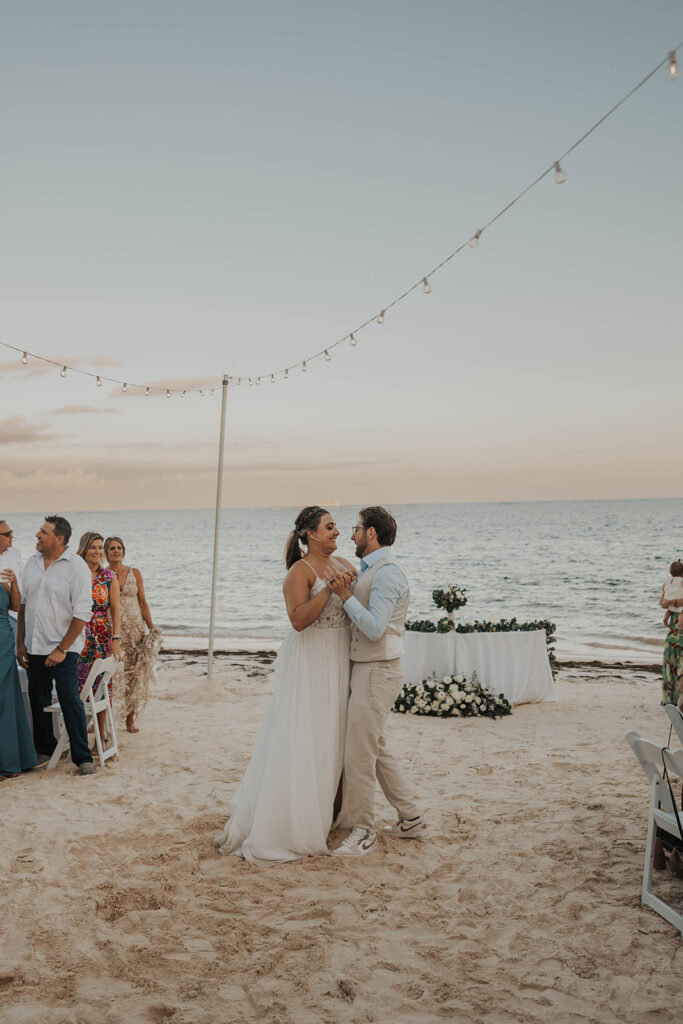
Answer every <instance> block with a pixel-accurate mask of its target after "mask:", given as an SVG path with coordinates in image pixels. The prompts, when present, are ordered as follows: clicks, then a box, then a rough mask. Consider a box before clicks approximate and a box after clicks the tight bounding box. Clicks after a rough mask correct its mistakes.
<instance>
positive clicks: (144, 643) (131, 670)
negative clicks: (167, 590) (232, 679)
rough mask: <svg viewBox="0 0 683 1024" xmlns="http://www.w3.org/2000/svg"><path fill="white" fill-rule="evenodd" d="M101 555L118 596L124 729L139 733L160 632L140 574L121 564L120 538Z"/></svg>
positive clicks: (111, 539)
mask: <svg viewBox="0 0 683 1024" xmlns="http://www.w3.org/2000/svg"><path fill="white" fill-rule="evenodd" d="M104 552H105V554H106V556H107V561H108V562H109V567H110V569H112V570H113V571H114V573H115V574H116V578H117V579H118V582H119V588H120V592H121V644H122V647H123V676H124V684H125V691H124V700H125V706H126V729H127V730H128V732H139V731H140V730H139V729H138V727H137V726H136V724H135V719H136V716H137V715H138V714H139V713H140V711H141V710H142V708H143V707H144V706H145V704H146V703H147V701H148V699H149V687H150V683H151V681H152V680H153V679H154V665H155V660H156V654H157V651H158V637H159V636H160V631H159V630H157V629H156V628H155V626H154V622H153V621H152V613H151V612H150V610H149V605H148V604H147V598H146V597H145V587H144V583H143V581H142V573H141V572H140V570H139V569H134V568H133V567H132V566H129V565H124V564H123V559H124V558H125V555H126V547H125V545H124V543H123V541H122V540H121V538H120V537H107V539H106V541H105V542H104ZM145 627H147V629H145ZM147 630H149V633H148V632H147ZM150 640H154V641H157V643H155V642H150Z"/></svg>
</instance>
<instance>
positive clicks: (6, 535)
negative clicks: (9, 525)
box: [0, 530, 14, 537]
mask: <svg viewBox="0 0 683 1024" xmlns="http://www.w3.org/2000/svg"><path fill="white" fill-rule="evenodd" d="M13 534H14V530H5V531H4V532H1V533H0V537H11V536H12V535H13Z"/></svg>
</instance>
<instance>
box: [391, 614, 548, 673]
mask: <svg viewBox="0 0 683 1024" xmlns="http://www.w3.org/2000/svg"><path fill="white" fill-rule="evenodd" d="M535 629H543V630H545V643H546V649H547V651H548V660H549V662H550V664H551V665H554V664H555V661H556V658H555V639H556V638H555V630H556V629H557V626H556V625H555V623H554V622H550V620H549V619H536V620H534V621H533V622H517V619H515V618H512V619H499V620H498V621H497V622H495V621H494V620H493V619H475V620H474V622H458V623H455V622H451V620H450V619H448V618H445V617H444V618H443V619H439V621H438V622H433V621H432V620H431V619H414V620H413V621H412V622H406V630H407V631H408V632H411V633H452V632H455V633H515V632H520V633H528V632H531V631H532V630H535Z"/></svg>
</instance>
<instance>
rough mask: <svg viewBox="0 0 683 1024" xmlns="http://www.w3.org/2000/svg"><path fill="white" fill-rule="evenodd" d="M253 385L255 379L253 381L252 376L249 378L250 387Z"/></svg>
mask: <svg viewBox="0 0 683 1024" xmlns="http://www.w3.org/2000/svg"><path fill="white" fill-rule="evenodd" d="M253 386H254V381H253V380H252V378H251V377H250V378H249V387H250V388H252V387H253Z"/></svg>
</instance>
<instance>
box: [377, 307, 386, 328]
mask: <svg viewBox="0 0 683 1024" xmlns="http://www.w3.org/2000/svg"><path fill="white" fill-rule="evenodd" d="M385 313H386V309H383V310H382V312H381V313H380V315H379V316H378V317H377V323H378V324H383V323H384V315H385Z"/></svg>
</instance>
